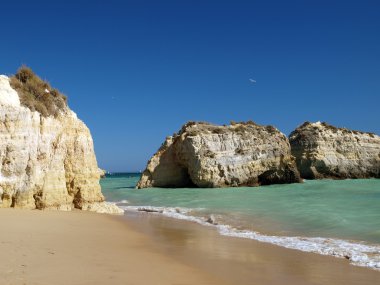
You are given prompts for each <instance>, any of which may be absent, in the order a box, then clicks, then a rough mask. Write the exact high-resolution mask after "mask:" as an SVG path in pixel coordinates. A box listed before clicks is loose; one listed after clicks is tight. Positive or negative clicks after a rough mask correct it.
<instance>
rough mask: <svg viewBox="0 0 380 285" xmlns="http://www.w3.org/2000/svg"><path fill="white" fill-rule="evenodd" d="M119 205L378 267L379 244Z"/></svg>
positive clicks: (186, 211) (181, 210)
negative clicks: (256, 228)
mask: <svg viewBox="0 0 380 285" xmlns="http://www.w3.org/2000/svg"><path fill="white" fill-rule="evenodd" d="M117 204H118V203H117ZM120 204H121V203H120ZM120 204H118V205H119V207H120V208H122V209H124V210H125V211H134V212H136V211H138V212H148V213H151V214H162V215H164V216H166V217H170V218H175V219H180V220H187V221H191V222H196V223H198V224H201V225H204V226H212V227H216V228H217V230H218V232H219V233H220V234H221V235H224V236H231V237H239V238H247V239H253V240H257V241H260V242H265V243H270V244H274V245H277V246H282V247H285V248H289V249H296V250H300V251H304V252H311V253H318V254H322V255H330V256H334V257H339V258H346V259H348V260H349V261H350V263H351V264H353V265H356V266H362V267H368V268H372V269H377V270H380V246H377V245H370V244H366V243H362V242H357V241H348V240H342V239H333V238H323V237H301V236H275V235H265V234H262V233H259V232H255V231H245V230H238V229H236V228H234V227H233V226H231V225H226V224H219V223H218V221H217V220H216V219H215V217H214V216H213V215H208V216H206V217H205V216H194V215H193V212H196V211H197V210H198V211H199V210H200V209H188V208H180V207H152V206H124V205H120Z"/></svg>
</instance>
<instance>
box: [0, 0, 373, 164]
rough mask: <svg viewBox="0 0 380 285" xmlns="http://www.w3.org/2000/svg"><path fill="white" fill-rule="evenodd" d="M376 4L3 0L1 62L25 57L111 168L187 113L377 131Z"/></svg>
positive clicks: (5, 68)
mask: <svg viewBox="0 0 380 285" xmlns="http://www.w3.org/2000/svg"><path fill="white" fill-rule="evenodd" d="M50 2H54V3H50ZM379 3H380V2H379V1H332V0H330V1H232V0H231V1H179V0H178V1H159V0H156V1H112V0H107V1H80V0H79V1H38V0H35V1H22V0H18V1H2V3H1V5H0V9H1V16H0V27H1V36H0V38H1V41H0V54H1V60H0V67H1V68H0V73H3V74H4V73H5V74H12V73H14V72H15V71H16V69H17V68H18V66H20V65H21V64H27V65H28V66H30V67H31V68H32V69H34V70H35V72H36V73H38V74H39V75H40V76H41V77H43V78H46V79H48V80H49V81H50V82H51V83H52V85H53V86H55V87H58V88H59V89H60V90H61V91H62V92H64V93H65V94H66V95H68V97H69V105H70V107H71V108H72V109H73V110H74V111H75V112H77V114H78V116H79V117H80V118H81V119H82V120H83V121H84V122H85V123H86V124H87V125H88V127H89V128H90V129H91V132H92V135H93V138H94V142H95V150H96V154H97V158H98V162H99V165H100V166H101V167H103V168H105V169H108V170H110V171H134V170H140V169H144V167H145V165H146V162H147V160H148V159H149V157H150V156H151V155H152V154H153V153H154V152H155V151H156V150H157V149H158V147H159V146H160V144H161V143H162V142H163V140H164V138H165V136H167V135H170V134H172V133H173V132H175V131H177V130H178V129H179V128H180V127H181V125H182V124H184V123H185V122H186V121H189V120H202V121H209V122H212V123H217V124H226V123H229V121H230V120H234V121H245V120H254V121H256V122H257V123H260V124H272V125H275V126H276V127H277V128H279V129H280V130H281V131H283V132H284V133H286V134H289V132H290V131H292V130H293V129H294V128H295V127H296V126H297V125H299V124H301V123H302V122H304V121H318V120H321V121H327V122H329V123H331V124H334V125H337V126H343V127H348V128H353V129H358V130H364V131H372V132H376V133H378V134H379V133H380V113H379V110H380V108H379V106H380V16H379V15H380V4H379ZM249 78H253V79H255V80H257V83H256V84H253V83H251V82H250V81H249Z"/></svg>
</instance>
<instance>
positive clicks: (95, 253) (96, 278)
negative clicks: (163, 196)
mask: <svg viewBox="0 0 380 285" xmlns="http://www.w3.org/2000/svg"><path fill="white" fill-rule="evenodd" d="M0 216H1V217H2V220H3V223H2V224H3V225H2V226H3V227H2V228H3V231H2V235H0V251H1V252H2V256H6V257H7V258H2V259H1V260H0V283H1V284H28V285H29V284H58V285H59V284H95V285H96V284H149V283H154V284H210V285H212V284H220V285H224V284H226V285H227V284H257V285H260V284H265V285H267V284H268V285H270V284H289V285H290V284H295V285H298V284H299V285H301V284H302V285H307V284H334V285H340V284H348V285H350V284H359V283H360V284H376V283H377V282H379V281H380V272H378V271H375V270H372V269H368V268H363V267H357V266H353V265H350V264H349V262H348V260H345V259H338V258H334V257H330V256H321V255H317V254H313V253H305V252H300V251H297V250H291V249H286V248H282V247H278V246H274V245H271V244H265V243H262V242H258V241H254V240H248V239H241V238H234V237H226V236H221V235H219V233H218V232H217V231H216V230H215V228H212V227H204V226H202V225H199V224H196V223H194V222H189V221H181V220H175V219H173V218H167V217H163V216H161V215H151V214H147V213H126V214H125V215H124V216H109V215H104V214H103V215H102V214H96V213H88V212H80V211H73V212H58V211H36V210H32V211H31V210H19V209H0Z"/></svg>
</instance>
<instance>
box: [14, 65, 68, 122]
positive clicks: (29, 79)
mask: <svg viewBox="0 0 380 285" xmlns="http://www.w3.org/2000/svg"><path fill="white" fill-rule="evenodd" d="M10 83H11V86H12V88H14V89H15V90H16V91H17V93H18V94H19V96H20V102H21V104H22V105H23V106H25V107H28V108H29V109H30V110H31V111H37V112H39V113H41V115H42V116H44V117H49V116H57V115H58V114H59V112H60V111H61V110H63V109H65V108H66V107H67V98H66V96H64V95H63V94H61V93H60V92H59V91H58V90H57V89H54V88H52V87H51V86H50V84H49V83H48V82H46V81H44V80H42V79H41V78H39V77H38V76H37V75H36V74H35V73H34V72H33V71H32V70H31V69H30V68H29V67H27V66H21V67H20V68H19V69H18V70H17V73H16V74H15V75H14V76H12V77H11V80H10Z"/></svg>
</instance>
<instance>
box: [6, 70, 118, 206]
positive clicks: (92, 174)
mask: <svg viewBox="0 0 380 285" xmlns="http://www.w3.org/2000/svg"><path fill="white" fill-rule="evenodd" d="M46 92H49V90H46ZM103 201H104V197H103V195H102V193H101V189H100V185H99V171H98V166H97V162H96V157H95V153H94V147H93V141H92V138H91V134H90V131H89V129H88V128H87V127H86V125H85V124H84V123H83V122H82V121H81V120H79V119H78V118H77V116H76V114H75V113H74V112H73V111H71V110H69V108H68V107H66V106H65V107H64V108H62V110H60V111H59V112H57V115H56V116H43V115H41V113H39V112H37V111H31V110H30V108H28V107H25V106H23V105H22V104H21V103H20V97H19V94H18V93H17V92H16V91H15V90H14V89H13V88H12V87H11V86H10V79H9V78H8V77H6V76H3V75H1V76H0V207H15V208H28V209H35V208H37V209H59V210H71V209H72V208H74V207H75V208H79V209H86V210H94V211H103V210H101V209H100V208H104V207H106V208H107V207H109V205H107V204H104V203H101V202H103ZM111 208H113V207H112V206H111ZM108 212H117V210H116V209H109V211H108Z"/></svg>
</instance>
